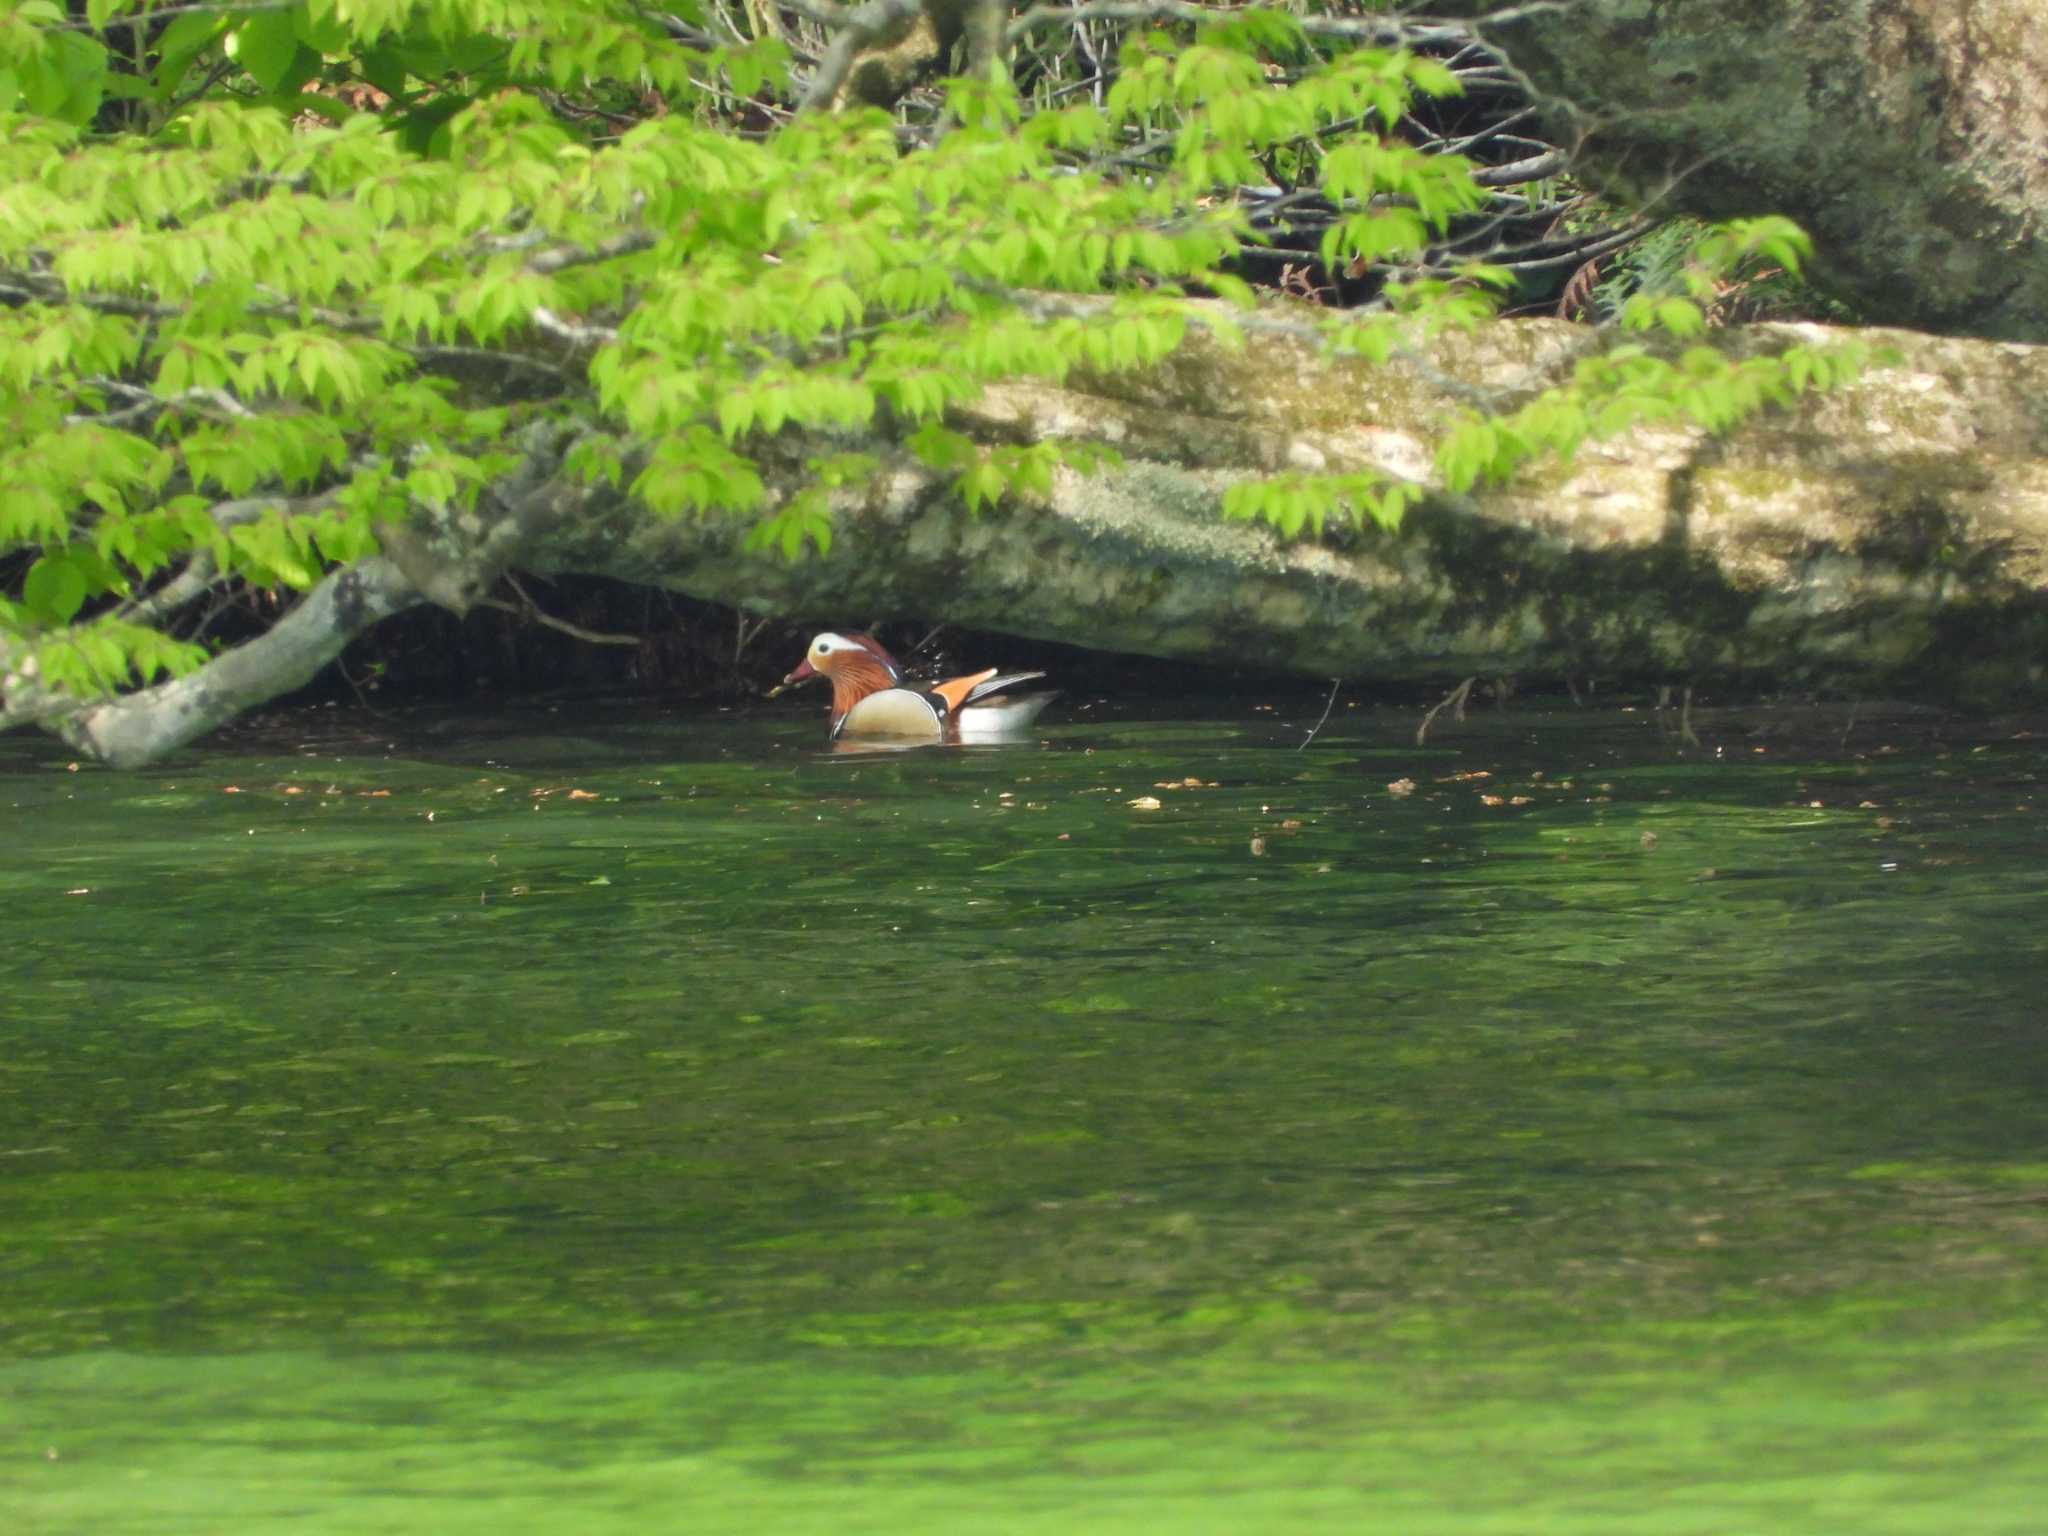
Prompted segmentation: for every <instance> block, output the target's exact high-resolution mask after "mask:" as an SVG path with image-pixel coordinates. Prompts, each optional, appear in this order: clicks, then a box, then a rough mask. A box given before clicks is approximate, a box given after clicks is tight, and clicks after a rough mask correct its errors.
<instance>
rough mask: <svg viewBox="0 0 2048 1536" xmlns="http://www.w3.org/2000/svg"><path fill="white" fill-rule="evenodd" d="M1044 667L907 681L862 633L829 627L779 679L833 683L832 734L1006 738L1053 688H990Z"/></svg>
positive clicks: (787, 683)
mask: <svg viewBox="0 0 2048 1536" xmlns="http://www.w3.org/2000/svg"><path fill="white" fill-rule="evenodd" d="M1043 676H1045V674H1044V673H1043V672H1005V673H1001V674H998V673H997V671H996V669H995V668H994V667H990V668H989V669H988V670H987V671H986V672H975V673H972V674H970V675H969V676H967V677H952V678H948V679H946V681H944V682H942V683H932V684H929V685H926V684H922V683H917V682H911V681H906V680H905V678H904V675H903V668H902V667H900V666H898V665H897V663H896V658H895V657H893V656H891V655H890V654H889V653H888V652H887V651H885V650H883V649H882V647H881V645H880V644H879V643H877V642H876V641H875V640H873V639H872V638H870V637H869V636H867V635H835V634H833V633H832V632H831V631H829V630H827V631H826V632H825V633H824V634H822V635H818V636H816V637H815V638H813V639H812V641H811V647H810V649H809V650H808V651H806V652H805V653H804V659H803V660H802V661H800V662H798V663H797V664H796V668H795V670H794V671H792V672H791V673H790V674H789V676H787V677H785V678H784V679H783V680H782V685H781V687H779V688H777V689H775V690H774V691H775V692H776V693H780V692H781V691H782V689H783V688H788V687H791V686H793V685H795V684H797V683H807V682H809V681H810V680H811V679H812V678H814V677H822V678H825V679H827V680H828V681H829V682H830V683H831V684H832V736H831V739H832V740H833V741H835V742H837V741H840V740H842V739H845V738H847V737H862V738H867V737H890V738H893V739H895V740H897V741H910V742H915V741H943V742H963V741H1005V740H1014V739H1015V738H1016V737H1018V736H1020V735H1022V734H1024V733H1025V732H1027V731H1029V730H1030V729H1031V722H1032V721H1034V720H1036V719H1037V718H1038V713H1039V711H1040V710H1042V709H1044V708H1045V706H1046V705H1047V704H1048V703H1050V702H1051V701H1052V699H1053V698H1054V697H1055V696H1056V691H1046V692H1040V693H1019V694H1011V695H1009V696H1008V697H1005V698H996V697H994V695H995V694H997V693H999V692H1001V691H1002V690H1003V689H1005V688H1008V687H1009V686H1011V684H1013V683H1027V682H1029V681H1031V679H1032V678H1034V677H1043Z"/></svg>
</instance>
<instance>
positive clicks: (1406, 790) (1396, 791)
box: [1387, 779, 1415, 795]
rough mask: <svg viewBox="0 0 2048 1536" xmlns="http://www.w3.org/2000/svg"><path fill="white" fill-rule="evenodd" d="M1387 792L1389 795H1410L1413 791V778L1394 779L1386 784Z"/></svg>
mask: <svg viewBox="0 0 2048 1536" xmlns="http://www.w3.org/2000/svg"><path fill="white" fill-rule="evenodd" d="M1387 793H1388V794H1390V795H1412V794H1414V793H1415V781H1414V780H1413V779H1396V780H1394V782H1393V783H1391V784H1389V785H1388V786H1387Z"/></svg>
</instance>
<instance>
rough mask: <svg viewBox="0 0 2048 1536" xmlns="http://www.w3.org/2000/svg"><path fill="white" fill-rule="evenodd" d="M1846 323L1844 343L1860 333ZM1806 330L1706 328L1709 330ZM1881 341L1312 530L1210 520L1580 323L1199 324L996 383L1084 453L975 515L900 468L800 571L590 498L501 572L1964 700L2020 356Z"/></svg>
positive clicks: (1111, 643) (1343, 667) (1814, 331)
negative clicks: (1797, 393) (1111, 353)
mask: <svg viewBox="0 0 2048 1536" xmlns="http://www.w3.org/2000/svg"><path fill="white" fill-rule="evenodd" d="M1862 334H1864V335H1866V337H1867V336H1868V334H1869V333H1862ZM1824 336H1825V333H1824V332H1823V331H1822V330H1821V328H1819V327H1809V326H1777V327H1771V326H1766V327H1756V328H1751V329H1747V330H1739V331H1728V332H1723V333H1719V338H1718V344H1719V345H1721V346H1723V347H1725V348H1727V349H1729V350H1731V351H1735V352H1746V351H1752V350H1756V349H1778V348H1782V347H1784V346H1785V345H1787V344H1789V343H1790V342H1792V341H1795V340H1798V341H1813V340H1816V339H1824ZM1876 339H1878V340H1879V341H1880V342H1881V343H1882V344H1883V345H1885V346H1887V347H1888V348H1889V349H1891V352H1892V355H1893V359H1894V360H1893V361H1891V362H1889V363H1888V364H1886V365H1885V366H1882V367H1880V368H1877V369H1875V370H1873V371H1871V372H1869V373H1867V374H1866V375H1865V376H1864V377H1863V378H1862V380H1861V381H1859V382H1858V383H1856V384H1854V385H1853V386H1851V387H1849V388H1847V389H1844V390H1842V391H1839V392H1837V393H1834V394H1829V395H1822V396H1818V397H1809V398H1808V399H1807V400H1806V401H1805V402H1803V403H1802V404H1801V405H1800V406H1799V407H1797V408H1796V409H1793V410H1789V411H1782V412H1776V413H1773V414H1769V415H1766V416H1763V417H1758V418H1755V419H1753V420H1751V421H1750V422H1749V423H1747V424H1746V425H1744V426H1742V427H1740V428H1738V429H1737V430H1735V431H1734V432H1733V433H1731V434H1729V435H1728V436H1725V437H1718V438H1717V437H1712V436H1709V435H1708V434H1706V433H1704V432H1700V431H1696V430H1690V429H1686V430H1677V429H1672V428H1668V427H1666V428H1658V429H1655V430H1642V431H1637V432H1633V433H1631V434H1628V435H1626V436H1623V437H1620V438H1617V439H1614V440H1611V441H1609V442H1606V443H1589V444H1587V445H1585V446H1584V447H1583V448H1581V450H1580V451H1579V453H1578V454H1577V456H1576V457H1575V459H1574V460H1573V462H1571V463H1570V464H1560V463H1556V462H1550V463H1547V464H1546V463H1541V462H1539V463H1538V464H1536V465H1534V466H1532V467H1531V468H1530V469H1528V470H1526V471H1525V472H1524V473H1523V474H1522V475H1520V476H1519V477H1518V478H1517V479H1516V480H1515V482H1514V483H1512V484H1511V485H1510V486H1508V487H1506V488H1505V489H1502V490H1498V491H1493V492H1488V493H1485V494H1482V495H1479V496H1475V497H1450V496H1445V495H1442V494H1438V495H1437V496H1435V497H1432V498H1431V499H1429V500H1428V501H1426V502H1425V503H1424V504H1423V505H1422V506H1420V507H1418V508H1416V509H1413V510H1411V511H1410V513H1409V514H1408V518H1407V521H1406V522H1405V523H1404V525H1403V526H1402V528H1401V529H1400V531H1399V532H1398V533H1395V534H1384V533H1381V532H1379V531H1377V530H1376V529H1372V528H1370V527H1368V528H1366V529H1363V530H1358V531H1353V532H1348V533H1346V534H1344V535H1342V536H1340V537H1339V538H1337V539H1335V540H1333V541H1328V542H1325V543H1321V544H1287V543H1284V542H1283V541H1281V540H1280V539H1279V538H1278V537H1277V536H1276V535H1274V534H1273V533H1272V532H1271V531H1270V530H1268V529H1266V528H1265V527H1263V526H1260V525H1253V524H1249V523H1242V522H1238V523H1230V522H1224V521H1222V520H1221V518H1220V517H1219V500H1220V497H1221V495H1222V492H1223V490H1224V489H1225V488H1226V487H1227V486H1228V485H1230V484H1231V483H1233V482H1234V481H1236V480H1239V479H1242V478H1244V477H1246V476H1248V475H1253V474H1265V473H1271V472H1273V471H1276V470H1281V469H1285V468H1290V467H1298V468H1307V469H1320V468H1327V469H1331V470H1343V469H1355V468H1359V467H1364V466H1376V467H1379V468H1382V469H1386V470H1390V471H1393V472H1395V473H1398V474H1402V475H1406V476H1418V477H1427V476H1428V475H1429V474H1430V473H1431V471H1430V468H1429V466H1430V444H1431V443H1432V442H1433V441H1434V440H1435V437H1436V434H1437V432H1438V431H1439V430H1440V427H1441V423H1442V420H1443V417H1444V415H1445V413H1446V412H1447V411H1448V410H1449V409H1450V408H1451V407H1452V406H1453V405H1454V404H1455V403H1456V398H1457V397H1456V390H1457V389H1458V387H1459V386H1460V385H1461V384H1463V385H1477V384H1484V385H1486V386H1488V387H1490V388H1496V389H1497V388H1501V387H1503V386H1505V387H1509V388H1515V389H1518V390H1519V389H1534V388H1537V387H1540V386H1541V385H1543V384H1545V383H1547V382H1550V381H1551V380H1553V379H1556V378H1558V377H1560V376H1562V375H1563V374H1564V373H1565V372H1567V371H1568V370H1569V369H1570V367H1571V366H1572V363H1573V362H1574V361H1575V360H1576V359H1577V358H1578V357H1579V356H1580V355H1582V354H1583V352H1585V351H1586V350H1587V349H1589V348H1590V347H1592V346H1593V345H1595V343H1596V338H1595V337H1594V336H1593V334H1592V333H1590V332H1588V331H1587V330H1585V329H1583V328H1579V327H1573V326H1568V325H1564V324H1561V323H1556V322H1548V321H1522V322H1504V323H1500V324H1496V325H1491V326H1487V327H1485V328H1483V329H1481V330H1479V331H1476V332H1473V333H1471V334H1470V335H1466V336H1461V337H1449V338H1440V339H1439V340H1438V341H1437V342H1434V343H1432V350H1431V353H1430V356H1429V360H1428V364H1427V367H1426V369H1425V368H1424V367H1422V366H1419V365H1414V364H1404V363H1402V362H1399V361H1396V362H1394V363H1391V364H1389V365H1387V366H1386V367H1382V368H1374V367H1370V366H1368V365H1366V364H1364V363H1361V362H1355V361H1341V360H1340V361H1326V360H1321V359H1318V358H1317V357H1316V356H1315V355H1314V353H1313V352H1312V351H1311V350H1310V349H1309V348H1307V347H1305V346H1302V345H1299V344H1297V343H1295V342H1292V341H1288V340H1284V339H1273V338H1267V339H1262V340H1260V341H1259V342H1258V344H1256V345H1255V346H1253V347H1251V348H1249V349H1247V350H1246V351H1244V352H1241V353H1232V352H1229V351H1226V350H1224V349H1222V348H1219V347H1218V346H1216V345H1215V344H1214V343H1213V342H1210V341H1208V340H1206V339H1202V338H1199V337H1197V338H1194V339H1191V340H1190V341H1189V343H1188V344H1187V345H1186V346H1185V347H1184V348H1183V349H1182V350H1181V352H1180V353H1179V354H1177V355H1176V356H1175V357H1174V358H1173V359H1172V360H1171V361H1170V362H1169V363H1168V364H1167V365H1166V366H1165V367H1163V368H1160V369H1158V370H1154V371H1152V372H1148V373H1145V374H1133V375H1129V376H1123V377H1119V378H1115V379H1108V380H1096V381H1093V382H1092V383H1090V384H1088V385H1087V386H1085V387H1067V388H1054V387H1051V386H1028V387H1027V386H1012V387H1008V388H1003V389H998V390H994V391H991V392H990V394H989V395H988V396H987V397H986V398H985V399H984V401H983V402H982V403H981V404H980V405H979V406H978V407H977V408H976V410H975V412H974V413H973V414H974V420H973V422H972V425H973V426H974V427H975V428H976V435H978V436H982V437H985V438H992V439H999V440H1005V441H1026V440H1036V439H1041V438H1066V439H1081V440H1088V441H1095V442H1102V443H1107V444H1109V445H1110V446H1112V447H1114V448H1116V449H1117V450H1118V451H1119V452H1120V453H1121V454H1122V455H1123V456H1124V460H1125V466H1124V468H1123V469H1122V470H1120V471H1113V472H1103V473H1097V474H1092V475H1087V476H1083V475H1080V474H1071V473H1064V472H1063V473H1062V474H1061V475H1060V476H1059V477H1058V479H1057V481H1056V483H1055V486H1054V489H1053V493H1052V495H1051V496H1050V498H1048V499H1047V501H1046V502H1045V503H1044V504H1043V505H1037V506H1021V505H1018V506H1005V507H1003V508H1000V509H995V510H985V511H984V512H983V513H981V514H980V515H979V516H978V517H977V516H970V515H969V514H968V513H967V512H966V511H965V510H963V509H962V508H961V507H960V505H959V503H958V501H957V498H955V497H954V496H953V495H952V494H951V493H950V492H949V491H948V489H947V488H946V487H945V486H944V485H942V484H940V483H939V482H938V481H937V480H935V479H934V478H933V477H932V476H930V475H929V474H927V473H926V472H924V471H923V470H922V469H920V468H919V467H917V466H915V465H914V464H910V463H908V462H902V463H898V464H896V465H895V467H894V469H893V471H892V472H891V473H890V474H888V475H886V476H884V477H883V478H882V480H881V482H880V483H879V485H878V486H877V488H876V489H875V490H874V491H873V492H871V493H870V495H869V496H868V498H867V499H866V500H865V501H864V502H861V503H859V504H854V503H846V504H843V505H842V506H841V507H840V509H839V515H840V518H841V520H842V524H843V531H842V536H841V537H840V538H839V539H838V540H837V541H835V543H834V545H833V549H832V553H831V554H830V555H829V556H828V557H826V558H822V559H817V558H813V559H808V560H803V561H799V562H796V563H793V564H791V563H785V562H782V561H780V560H778V559H773V558H764V557H762V556H759V555H747V554H743V553H742V551H741V548H740V539H739V536H738V534H737V532H735V531H734V530H732V529H730V528H726V527H721V526H720V525H718V524H715V523H698V522H660V521H655V520H652V519H649V518H647V517H645V516H644V514H637V513H636V512H635V511H634V510H633V509H632V508H630V507H629V506H627V505H626V504H623V503H617V502H614V503H612V504H610V505H609V506H603V505H596V504H593V505H592V506H591V507H590V508H588V510H587V513H586V515H585V516H584V517H582V518H580V519H577V520H575V521H573V522H572V523H570V524H568V525H565V526H563V527H562V528H561V529H560V530H559V531H558V532H557V533H556V534H554V535H551V536H549V537H548V538H547V541H546V542H545V544H544V545H543V546H542V548H541V549H540V550H539V551H538V552H537V554H535V555H533V556H529V562H530V563H534V564H536V565H538V566H540V567H542V568H544V569H554V570H561V571H570V570H575V571H584V572H590V573H601V574H607V575H613V576H619V577H623V578H626V579H631V580H637V581H651V582H658V583H661V584H664V585H667V586H671V587H674V588H676V589H679V590H682V591H686V592H689V593H691V594H693V595H696V596H699V597H705V598H710V599H714V600H718V601H722V602H730V603H736V604H739V605H741V606H745V607H751V608H755V609H760V610H770V609H772V610H775V611H779V612H795V613H811V614H816V615H819V616H827V615H842V614H860V615H866V614H869V613H903V614H922V615H927V616H930V617H933V618H950V619H956V620H959V621H962V622H966V623H971V624H974V625H976V626H979V627H983V628H995V629H1006V630H1011V631H1014V632H1018V633H1024V634H1032V635H1038V636H1044V637H1048V638H1058V639H1061V640H1065V641H1070V642H1074V643H1078V644H1084V645H1095V646H1101V647H1105V648H1114V649H1122V650H1130V651H1137V652H1142V653H1147V654H1152V655H1158V656H1164V657H1175V656H1178V657H1188V658H1202V659H1208V660H1217V661H1225V662H1228V661H1232V660H1242V659H1245V658H1255V659H1256V660H1257V661H1258V662H1259V663H1260V664H1261V665H1266V666H1274V667H1281V668H1289V669H1294V670H1297V671H1300V672H1304V673H1309V674H1317V675H1321V676H1325V677H1327V676H1333V675H1344V676H1350V677H1383V678H1391V677H1399V678H1444V677H1449V678H1455V677H1459V676H1464V675H1467V674H1471V673H1489V674H1491V673H1525V674H1526V673H1541V674H1549V675H1552V676H1555V675H1559V674H1568V675H1579V676H1584V675H1589V674H1591V675H1601V676H1613V675H1616V674H1629V675H1633V676H1636V677H1665V678H1670V679H1674V680H1676V679H1683V678H1688V677H1694V676H1708V675H1711V676H1716V677H1721V678H1730V677H1737V678H1751V679H1757V680H1763V679H1769V680H1772V681H1775V682H1780V683H1784V682H1795V681H1815V682H1821V681H1825V682H1830V683H1833V684H1836V685H1840V686H1844V687H1853V688H1861V689H1904V690H1907V691H1914V692H1923V693H1926V692H1933V693H1939V694H1942V695H1945V696H1955V695H1956V694H1958V693H1961V694H1964V695H1967V696H1970V697H1974V698H1977V699H1980V700H1983V701H1990V700H1993V699H1996V698H2000V697H2003V696H2005V695H2007V694H2008V693H2009V692H2010V691H2012V690H2015V689H2030V688H2032V687H2033V686H2035V685H2036V684H2037V683H2038V682H2039V681H2040V678H2041V672H2042V665H2043V662H2044V661H2048V648H2044V643H2043V642H2044V641H2048V349H2043V348H2034V347H2026V346H2020V345H2016V344H1996V343H1985V342H1970V341H1959V340H1953V339H1945V338H1939V337H1932V336H1926V335H1922V334H1916V333H1910V332H1898V333H1880V334H1879V335H1878V337H1877V338H1876Z"/></svg>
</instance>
